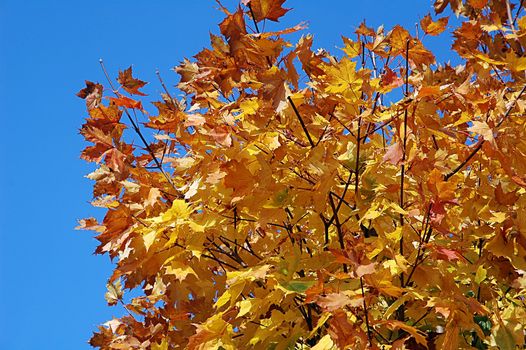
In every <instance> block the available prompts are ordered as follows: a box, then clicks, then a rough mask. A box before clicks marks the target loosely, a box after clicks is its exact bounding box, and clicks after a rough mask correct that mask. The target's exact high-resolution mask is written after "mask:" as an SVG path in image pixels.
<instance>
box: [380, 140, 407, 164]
mask: <svg viewBox="0 0 526 350" xmlns="http://www.w3.org/2000/svg"><path fill="white" fill-rule="evenodd" d="M403 156H404V151H403V149H402V146H401V145H400V142H396V143H393V144H392V145H391V146H389V147H387V152H385V154H384V157H383V158H382V160H383V161H384V162H389V163H391V164H393V165H398V164H400V161H401V160H402V158H403Z"/></svg>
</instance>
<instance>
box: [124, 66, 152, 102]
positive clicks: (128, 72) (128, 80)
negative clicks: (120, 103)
mask: <svg viewBox="0 0 526 350" xmlns="http://www.w3.org/2000/svg"><path fill="white" fill-rule="evenodd" d="M117 81H118V82H119V84H121V85H122V87H123V88H124V90H126V91H127V92H128V93H130V94H133V95H141V96H146V94H145V93H143V92H141V91H139V89H140V88H142V87H143V86H144V85H146V84H148V83H147V82H144V81H142V80H139V79H136V78H134V77H132V67H131V66H130V67H129V68H127V69H125V70H124V71H119V77H118V78H117Z"/></svg>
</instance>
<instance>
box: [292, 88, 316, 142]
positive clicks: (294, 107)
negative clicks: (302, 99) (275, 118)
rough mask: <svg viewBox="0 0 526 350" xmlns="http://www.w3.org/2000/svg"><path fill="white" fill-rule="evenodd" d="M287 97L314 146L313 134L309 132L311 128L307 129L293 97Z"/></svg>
mask: <svg viewBox="0 0 526 350" xmlns="http://www.w3.org/2000/svg"><path fill="white" fill-rule="evenodd" d="M287 99H288V100H289V103H290V105H291V106H292V109H293V110H294V113H295V114H296V117H298V119H299V121H300V124H301V127H302V129H303V131H304V132H305V135H307V139H308V140H309V143H310V145H311V147H312V148H314V147H315V146H316V145H315V144H314V141H312V138H311V136H310V134H309V130H307V127H306V126H305V123H304V122H303V118H301V115H300V113H299V112H298V109H297V108H296V105H295V104H294V102H293V101H292V98H290V96H288V97H287Z"/></svg>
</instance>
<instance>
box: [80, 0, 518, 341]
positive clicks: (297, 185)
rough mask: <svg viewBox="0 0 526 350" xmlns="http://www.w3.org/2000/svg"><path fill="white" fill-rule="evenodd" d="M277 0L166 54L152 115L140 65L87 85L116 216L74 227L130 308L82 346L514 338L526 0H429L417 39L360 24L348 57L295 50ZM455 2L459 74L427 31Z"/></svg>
mask: <svg viewBox="0 0 526 350" xmlns="http://www.w3.org/2000/svg"><path fill="white" fill-rule="evenodd" d="M284 5H285V4H284V0H243V1H241V4H240V5H239V7H237V8H236V9H233V10H229V9H227V8H225V7H223V6H222V5H220V8H221V10H222V11H223V12H224V15H225V18H224V20H223V21H222V22H221V24H220V25H219V30H220V33H221V34H220V35H214V34H211V46H210V47H209V48H205V49H203V50H202V51H201V52H199V53H198V54H197V55H195V56H194V59H192V60H185V61H184V62H182V63H181V64H180V65H179V66H177V67H176V68H175V70H176V72H177V73H178V74H179V75H180V82H179V83H178V85H177V89H178V90H177V91H178V93H180V94H182V95H181V96H182V97H180V98H176V95H177V94H176V93H175V91H173V92H171V93H170V91H169V89H168V88H167V87H166V85H165V84H164V82H163V81H162V79H161V77H160V76H159V80H160V84H161V86H162V87H163V89H164V93H163V94H162V96H161V100H160V101H157V102H153V105H154V106H155V107H156V109H157V112H156V113H148V112H147V111H146V110H144V107H143V103H142V102H144V100H142V102H141V100H139V98H142V99H144V97H141V96H144V95H145V94H144V93H143V92H141V91H140V89H141V88H142V87H143V86H144V85H145V84H146V83H145V82H143V81H141V80H139V79H137V78H135V77H134V76H133V72H132V69H131V68H128V69H126V70H124V71H121V72H120V73H119V75H118V79H117V82H118V83H119V85H114V83H112V81H111V79H110V78H109V76H108V74H107V73H106V70H105V69H104V65H102V67H103V69H104V73H105V74H106V76H107V77H108V83H109V88H106V90H105V89H104V88H103V86H102V85H101V84H98V83H93V82H89V81H88V82H86V88H84V89H83V90H81V91H80V92H79V94H78V95H79V96H80V97H82V98H83V99H85V101H86V106H87V109H88V112H89V117H88V118H87V120H86V122H85V124H84V125H83V126H82V128H81V134H82V135H83V136H84V137H85V139H86V140H87V141H89V142H91V143H92V145H91V146H88V147H87V148H86V149H85V150H84V151H83V152H82V155H81V157H82V158H83V159H85V160H87V161H90V162H96V163H97V164H98V167H97V169H96V170H95V171H94V172H92V173H91V174H89V175H88V178H89V179H92V180H94V181H95V185H94V191H93V195H94V200H93V202H92V203H93V205H94V206H96V207H101V208H105V209H106V211H105V217H104V219H103V220H102V221H101V222H98V221H97V220H96V219H94V218H88V219H84V220H81V221H80V225H79V228H82V229H89V230H94V231H96V232H97V236H96V238H97V240H98V241H99V242H100V245H99V246H98V248H97V250H96V252H97V253H99V254H108V255H109V256H110V257H111V258H112V259H114V260H115V262H116V266H115V269H114V271H113V274H112V276H111V277H110V279H109V282H108V285H107V287H108V292H107V294H106V299H107V301H108V304H109V305H115V304H121V305H122V306H123V307H124V308H125V310H126V311H127V314H126V315H125V316H123V317H120V318H115V319H112V320H110V321H108V322H107V323H105V324H104V325H102V326H100V327H99V329H98V331H97V332H96V333H95V334H94V335H93V337H92V339H91V340H90V343H91V345H92V346H94V347H99V348H101V349H153V350H161V349H162V350H167V349H178V348H181V349H182V348H185V349H248V348H258V349H308V348H312V349H316V350H323V349H425V348H428V349H463V348H466V349H468V348H476V349H488V348H500V349H514V348H515V347H516V346H524V344H525V333H524V328H525V327H526V304H525V296H526V272H525V270H526V211H525V210H526V176H525V175H524V174H526V119H525V118H524V111H525V108H526V96H525V94H524V92H525V90H526V79H525V73H524V72H525V71H526V57H523V56H524V49H525V48H526V17H524V16H522V12H523V11H522V5H523V2H522V1H520V2H518V1H517V2H513V1H507V0H489V1H488V0H467V1H462V0H437V1H435V4H434V11H435V14H434V15H433V16H431V15H428V16H425V17H424V18H423V19H422V20H421V21H420V24H419V28H418V30H417V33H413V34H412V33H411V32H410V31H408V30H406V29H404V28H402V27H401V26H395V27H394V28H392V29H391V30H386V29H384V28H383V27H380V28H377V29H373V28H369V27H367V26H366V25H365V23H362V24H361V25H359V27H357V29H356V31H355V33H354V34H352V38H351V37H344V38H343V48H342V51H343V52H342V54H341V55H340V54H339V55H337V56H334V55H332V54H330V53H328V52H326V51H324V50H318V51H313V50H312V43H313V37H312V36H311V35H304V36H302V37H301V39H300V40H299V41H298V42H297V43H295V44H292V43H290V42H288V41H287V40H286V38H287V34H290V33H293V32H297V31H302V30H303V29H304V26H303V25H301V24H300V25H298V26H296V27H293V28H288V29H284V30H281V31H278V32H264V31H261V30H260V28H262V26H261V24H262V22H264V21H266V20H270V21H278V20H279V19H280V17H282V16H283V15H285V14H286V12H287V11H288V9H287V8H285V7H284ZM448 11H449V12H451V13H452V14H454V15H456V16H458V17H459V21H458V22H459V23H460V24H459V25H458V26H456V27H454V28H451V30H452V33H453V34H452V40H453V42H452V49H453V50H454V52H456V54H458V56H459V61H461V64H459V65H457V66H451V65H450V64H437V62H435V61H436V60H435V56H434V55H433V53H432V52H431V51H430V50H428V49H427V48H426V47H425V46H424V43H423V42H425V39H426V36H436V35H442V36H443V38H444V39H447V38H448V36H447V35H446V34H444V33H443V32H444V31H446V29H448V26H450V24H449V23H448V19H449V17H448V16H446V15H445V13H446V12H448ZM437 16H442V17H440V18H437ZM412 31H413V32H414V31H415V30H414V29H413V30H412ZM101 63H102V62H101ZM106 95H109V96H107V98H106V97H105V96H106ZM103 100H104V101H105V102H104V103H103ZM138 116H143V118H144V119H143V123H140V122H139V121H138ZM146 130H147V131H148V132H146ZM125 132H130V133H131V134H134V135H135V137H134V138H131V137H125V136H124V134H125ZM132 139H133V141H130V140H132ZM133 289H136V290H139V291H140V295H139V296H136V297H133V298H128V299H127V298H125V291H128V290H133Z"/></svg>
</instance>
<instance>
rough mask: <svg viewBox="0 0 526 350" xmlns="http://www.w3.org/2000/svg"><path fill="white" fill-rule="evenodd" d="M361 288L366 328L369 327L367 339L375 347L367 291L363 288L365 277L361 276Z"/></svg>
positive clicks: (370, 345)
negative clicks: (366, 297)
mask: <svg viewBox="0 0 526 350" xmlns="http://www.w3.org/2000/svg"><path fill="white" fill-rule="evenodd" d="M360 288H361V290H362V299H363V312H364V314H365V326H366V327H367V339H368V340H369V347H371V348H372V346H373V339H372V336H371V325H370V324H369V311H368V310H367V303H366V301H365V291H364V288H363V277H362V276H360Z"/></svg>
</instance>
